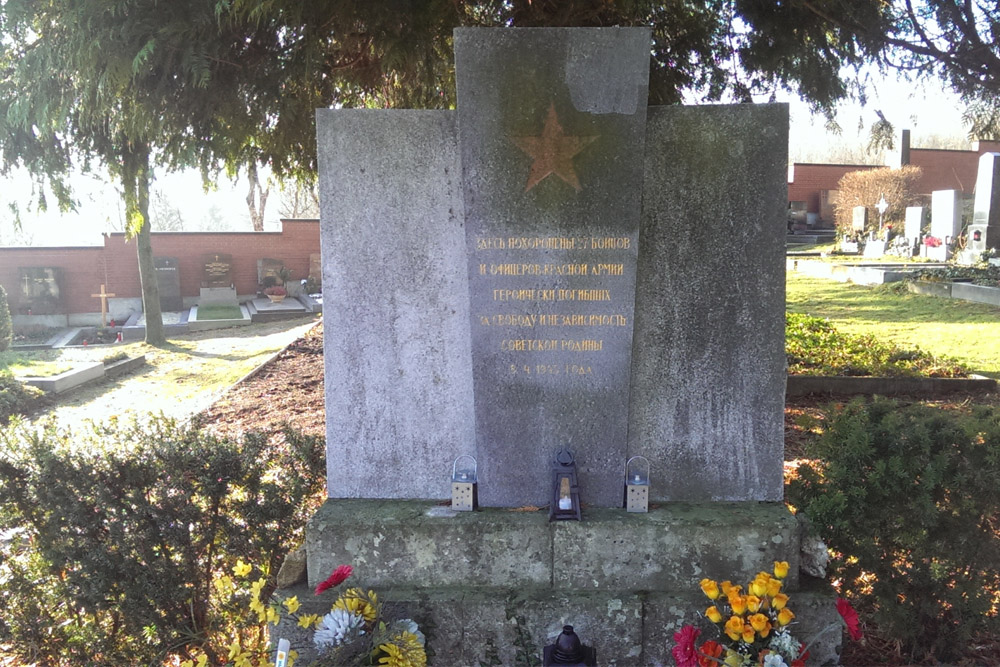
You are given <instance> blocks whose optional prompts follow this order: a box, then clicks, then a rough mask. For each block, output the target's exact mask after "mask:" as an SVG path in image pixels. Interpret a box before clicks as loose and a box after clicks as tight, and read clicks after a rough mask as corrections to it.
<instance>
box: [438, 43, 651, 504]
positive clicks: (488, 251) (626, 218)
mask: <svg viewBox="0 0 1000 667" xmlns="http://www.w3.org/2000/svg"><path fill="white" fill-rule="evenodd" d="M513 39H516V40H517V47H516V48H512V41H511V40H513ZM501 53H502V54H506V55H505V56H501V55H500V54H501ZM455 63H456V68H457V71H458V72H459V75H458V114H459V123H458V127H459V145H460V146H461V152H462V172H463V183H464V186H465V187H464V199H465V213H466V223H467V224H466V243H467V248H468V260H469V292H470V306H471V318H472V355H473V380H474V386H475V408H476V429H477V434H476V439H477V442H478V443H479V446H478V451H479V459H478V464H479V474H480V480H481V486H480V489H481V491H480V494H481V495H480V500H481V502H482V503H483V504H484V505H516V504H520V503H524V502H533V503H536V504H545V502H546V499H547V498H548V496H549V494H550V488H549V487H550V466H551V461H552V458H553V456H554V455H555V452H556V451H557V450H560V449H563V448H566V449H570V450H573V452H574V454H575V456H576V463H577V471H578V474H579V478H580V484H581V486H582V487H583V488H586V489H587V490H588V493H587V502H591V503H596V504H599V505H611V504H613V503H614V502H616V501H618V502H620V500H621V498H620V496H621V489H619V488H617V485H616V484H614V483H613V482H612V480H613V479H617V478H619V477H621V475H622V472H621V462H622V461H623V460H624V459H625V448H626V439H627V431H628V394H629V366H630V361H631V353H632V315H633V309H634V305H635V266H636V256H637V251H638V234H639V212H640V211H639V208H640V201H641V190H642V160H641V156H642V155H643V146H644V138H645V131H646V108H647V99H646V98H647V81H648V64H649V32H648V31H645V30H632V31H622V30H612V29H609V30H605V31H589V32H586V31H576V32H574V31H561V32H551V31H546V30H541V29H522V30H518V31H516V34H515V31H492V30H484V29H459V30H457V31H456V32H455ZM515 91H516V92H515ZM612 495H614V496H615V497H612Z"/></svg>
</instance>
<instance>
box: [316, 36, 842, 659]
mask: <svg viewBox="0 0 1000 667" xmlns="http://www.w3.org/2000/svg"><path fill="white" fill-rule="evenodd" d="M649 40H650V31H649V30H648V29H644V28H638V29H635V28H629V29H618V28H605V29H555V30H553V29H517V30H493V29H458V30H456V32H455V40H454V43H455V52H456V72H457V90H458V108H457V111H416V110H355V109H336V110H332V109H331V110H319V111H318V112H317V141H318V149H319V150H318V157H319V173H320V188H321V193H322V197H321V201H322V202H324V208H323V212H322V219H321V227H320V229H321V235H322V248H323V284H324V288H325V299H326V301H327V303H326V308H325V309H324V330H325V331H324V358H325V370H326V377H327V378H328V379H329V381H328V382H327V383H326V401H327V402H326V414H327V491H328V495H329V500H328V501H327V503H326V504H324V506H323V508H321V509H320V510H319V511H318V512H317V514H316V515H315V516H314V517H313V519H312V521H311V522H310V525H309V528H308V530H307V538H306V540H307V541H306V550H307V556H308V557H307V562H308V578H309V584H310V585H313V586H314V585H315V583H317V582H318V581H321V580H322V579H324V578H325V577H326V576H327V575H328V574H329V571H330V570H331V569H332V567H333V566H334V565H336V564H339V563H343V562H352V563H354V564H355V565H356V566H358V569H359V570H360V569H362V566H363V569H364V571H365V572H364V577H365V581H366V582H370V583H371V584H372V585H375V586H382V585H386V586H388V585H392V586H394V587H399V589H409V588H413V589H416V591H417V592H415V593H413V597H405V595H408V593H404V594H402V595H404V599H403V602H402V604H412V605H416V607H415V608H419V609H420V610H421V613H423V614H425V615H426V616H427V617H430V618H432V619H433V620H434V622H435V625H436V627H437V628H438V629H439V630H440V632H439V634H438V635H437V636H436V639H435V641H436V642H437V643H436V644H435V647H434V648H435V651H436V653H437V659H438V660H439V661H442V664H475V663H477V662H478V661H481V660H482V659H483V658H484V656H482V655H481V654H477V653H476V651H478V650H479V649H481V648H482V645H481V644H482V642H477V645H476V646H469V645H467V644H468V642H463V641H462V639H461V637H462V636H463V635H464V636H470V635H471V636H477V637H483V638H488V639H489V640H490V641H491V642H494V645H495V646H498V647H502V648H501V649H500V650H501V660H507V661H508V662H507V663H505V664H509V663H510V662H511V661H512V660H513V648H512V647H513V646H514V645H515V639H514V637H512V636H511V633H512V632H513V630H512V629H511V628H512V627H513V626H512V621H511V619H512V618H514V619H515V621H516V624H515V625H517V627H518V628H523V629H524V631H526V632H527V633H528V634H529V635H530V636H531V637H533V638H534V640H536V641H537V643H538V644H539V646H538V649H539V651H540V649H541V645H542V643H546V642H545V638H546V637H548V638H550V639H551V638H554V637H555V636H556V635H558V634H559V631H560V629H561V627H562V625H563V624H564V623H566V622H568V621H572V620H575V621H577V623H572V624H574V625H578V626H579V627H583V628H587V629H588V630H589V631H590V634H588V638H593V637H596V640H595V641H594V642H593V643H594V644H595V645H597V646H598V647H599V650H601V651H602V655H603V656H608V658H607V659H608V660H609V664H625V662H620V663H616V662H615V661H616V660H621V661H626V662H627V661H628V660H629V659H631V660H634V661H635V664H654V663H655V662H657V661H660V662H662V661H664V660H666V659H668V658H667V656H668V655H669V644H668V642H669V637H670V635H671V634H672V632H673V631H674V630H675V629H677V627H678V624H679V622H680V619H679V612H678V611H677V610H678V609H680V608H681V607H683V608H685V609H686V610H687V611H688V614H689V619H688V620H692V619H694V618H695V617H696V616H697V614H698V611H699V608H703V604H702V600H701V599H700V597H699V596H700V591H698V590H697V582H698V580H699V578H700V577H701V576H708V575H706V574H705V572H706V571H711V572H712V573H713V574H712V576H717V577H719V578H729V577H732V578H734V579H742V578H745V577H746V578H749V576H752V574H753V573H755V572H756V570H757V569H762V568H765V567H767V566H768V565H769V564H770V561H771V560H773V559H778V560H788V561H789V562H792V563H794V564H797V563H798V558H799V556H798V544H799V541H798V540H799V538H798V527H797V525H796V522H795V519H794V517H792V515H791V514H790V513H789V512H788V510H787V509H786V508H785V507H784V506H783V505H782V504H781V502H780V501H781V499H782V491H783V485H782V463H783V437H784V420H783V407H784V385H785V379H786V378H785V363H786V361H785V354H784V265H783V258H784V236H785V231H786V223H785V215H786V211H785V209H786V199H787V182H786V170H787V168H786V153H787V150H786V147H787V141H788V139H787V136H788V135H787V133H788V119H787V118H788V117H787V107H786V106H785V105H760V106H755V105H732V106H724V105H722V106H713V107H705V108H694V107H647V103H648V102H647V99H646V92H647V78H648V64H649ZM720 192H725V193H726V195H725V196H719V193H720ZM334 202H335V203H336V206H335V207H334V206H333V203H334ZM562 448H568V449H571V450H573V452H574V454H575V457H576V461H577V466H578V473H579V481H580V484H579V487H580V497H581V500H582V502H583V505H584V509H583V521H582V522H580V523H577V522H560V523H557V524H550V523H549V522H548V520H547V517H546V515H545V513H542V512H532V511H530V510H531V508H532V507H540V506H544V505H547V504H548V502H549V500H550V499H551V494H552V470H551V468H552V460H553V458H554V455H555V453H556V450H558V449H562ZM463 455H471V456H473V457H475V458H476V460H477V462H478V473H479V474H478V480H477V483H478V495H479V502H480V505H481V506H483V507H484V509H483V510H482V511H479V512H465V513H453V512H451V511H450V510H449V509H446V508H443V507H437V506H436V503H435V501H439V500H443V499H446V498H449V497H450V491H451V480H450V475H451V471H452V463H453V462H454V461H455V460H456V459H457V458H458V457H460V456H463ZM632 456H643V457H645V458H646V459H648V460H649V461H650V463H651V474H650V477H651V486H650V500H651V501H652V502H653V503H654V505H655V504H656V503H662V506H660V507H654V509H653V510H652V511H651V512H650V513H649V514H648V515H635V514H632V515H629V516H630V519H629V521H628V522H626V521H624V519H623V518H622V517H623V516H624V513H625V510H624V509H621V507H622V499H623V491H624V470H625V463H626V461H627V460H628V459H629V458H630V457H632ZM672 501H685V502H672ZM721 501H740V502H721ZM504 508H520V509H526V510H528V511H522V512H509V511H505V509H504ZM456 514H460V515H464V516H457V515H456ZM626 524H627V525H626ZM345 559H350V560H349V561H348V560H345ZM445 565H446V566H445ZM793 571H794V572H795V575H794V577H796V578H795V579H794V580H790V583H789V588H790V589H792V590H794V589H795V588H796V586H797V566H794V565H793ZM716 572H718V574H715V573H716ZM484 587H485V588H484ZM487 589H488V590H487ZM679 589H683V591H682V592H679ZM456 591H460V593H456ZM689 594H694V595H695V596H694V597H692V598H691V599H690V600H688V598H686V597H684V596H686V595H689ZM796 594H797V595H799V596H800V599H802V600H819V598H818V597H817V598H811V597H809V596H810V595H811V594H807V593H805V592H798V593H796ZM456 595H457V597H456ZM678 595H680V596H681V597H684V601H683V602H682V601H681V599H680V598H678V597H674V596H678ZM827 602H830V604H829V605H828V606H829V610H828V611H833V605H832V601H827ZM809 604H812V603H809ZM809 604H807V603H805V602H803V603H802V607H801V608H802V609H803V612H802V614H799V609H798V608H797V609H796V614H797V615H798V619H799V620H802V622H803V625H806V626H808V625H813V627H814V628H815V629H816V630H818V629H819V627H822V625H825V622H824V623H822V624H816V619H817V618H819V617H823V618H825V619H827V620H829V618H830V617H829V615H828V614H827V611H819V609H820V606H819V604H818V603H817V604H816V605H814V607H809ZM824 604H825V602H824ZM823 609H826V607H823ZM810 610H811V611H810ZM833 613H834V615H835V612H833ZM824 614H826V615H825V616H824ZM810 616H812V620H811V621H810V620H809V617H810ZM446 619H448V620H446ZM547 643H551V642H547ZM815 650H816V653H814V655H817V654H818V655H820V656H823V655H826V654H827V653H828V652H829V650H830V647H829V646H817V648H816V649H815ZM627 656H628V657H627ZM640 656H641V657H640ZM602 659H603V658H602ZM823 659H824V658H823V657H820V660H823Z"/></svg>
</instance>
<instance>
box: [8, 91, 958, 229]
mask: <svg viewBox="0 0 1000 667" xmlns="http://www.w3.org/2000/svg"><path fill="white" fill-rule="evenodd" d="M870 98H871V99H870V100H869V104H868V106H867V107H866V108H861V107H860V106H859V105H857V104H845V105H842V106H841V107H840V108H839V110H838V115H837V123H838V124H839V125H840V127H841V130H842V131H841V133H840V134H839V135H837V134H832V133H830V132H828V131H827V129H826V119H825V118H823V117H822V116H814V115H813V114H811V113H810V111H809V107H808V105H807V104H805V103H804V102H802V101H800V100H798V99H797V98H795V97H794V96H792V95H791V94H786V95H784V97H783V99H782V98H779V101H783V102H788V103H789V113H790V123H791V124H790V134H789V156H790V160H791V161H800V162H822V161H828V160H827V159H826V154H827V153H829V150H830V147H831V146H836V145H838V144H841V145H849V146H857V147H863V146H865V145H866V144H867V128H869V127H870V126H871V124H872V123H873V122H874V121H875V119H876V114H875V111H874V109H876V108H877V109H881V110H882V112H883V113H884V114H885V116H886V118H887V119H888V120H889V121H890V122H891V123H893V124H894V125H895V126H896V127H897V129H902V128H908V129H910V131H911V132H910V135H911V145H912V146H914V147H920V146H921V145H923V144H922V140H926V139H927V138H928V137H930V136H932V135H952V136H964V134H965V128H964V126H963V124H962V121H961V112H962V107H961V104H960V103H959V100H958V99H957V97H956V96H955V95H954V94H953V93H951V92H950V91H948V90H945V89H944V86H936V87H935V86H933V85H928V84H913V83H909V82H905V81H898V80H895V79H884V78H883V79H881V80H880V82H879V83H877V84H876V85H875V86H874V87H873V88H872V90H871V92H870ZM864 161H865V162H874V160H864ZM247 187H248V186H247V181H246V179H245V178H242V179H240V180H239V181H237V183H235V184H234V183H232V182H231V181H229V180H227V179H226V178H225V177H222V178H220V180H219V182H218V184H217V188H216V189H215V190H214V191H211V192H207V193H206V192H205V191H204V189H203V187H202V182H201V176H200V174H198V173H196V172H187V173H172V174H171V173H162V174H157V175H156V180H155V183H154V185H153V195H152V196H151V207H152V208H153V209H154V210H155V209H156V207H157V206H161V207H162V206H172V207H174V208H176V209H178V211H179V212H180V214H181V216H182V218H183V221H184V229H185V230H198V229H206V228H209V227H210V225H211V224H212V223H213V222H214V225H215V228H220V227H221V228H222V229H228V230H232V231H240V230H250V229H251V226H250V220H249V215H248V212H247V206H246V201H245V198H246V194H247ZM276 189H277V188H272V195H271V198H270V199H269V200H268V204H267V207H266V209H265V229H267V230H276V229H277V228H278V225H279V222H278V218H279V215H278V209H279V197H280V195H279V194H278V193H277V192H276ZM30 192H31V184H30V179H28V178H27V176H26V175H25V174H19V175H17V176H16V177H15V178H13V179H7V180H6V181H0V244H3V245H8V244H16V245H36V246H46V245H100V244H101V233H102V232H105V231H122V229H123V217H124V215H123V213H122V203H121V195H120V191H119V190H118V188H117V187H116V186H114V185H113V184H108V183H107V182H102V181H101V180H99V179H98V178H96V177H90V176H81V177H79V178H77V179H76V181H75V183H74V194H75V196H76V198H77V200H78V202H79V213H76V214H61V213H59V212H58V211H55V210H50V211H48V212H46V213H42V214H36V215H31V214H23V218H22V219H23V230H22V232H20V233H15V232H14V231H13V230H12V227H11V221H10V219H9V218H10V216H9V215H8V214H7V209H6V204H7V203H8V202H9V201H10V200H11V199H15V198H16V199H18V200H19V201H21V202H22V208H23V202H25V201H26V200H27V196H28V194H29V193H30ZM153 215H154V216H155V213H154V214H153ZM154 219H155V218H154Z"/></svg>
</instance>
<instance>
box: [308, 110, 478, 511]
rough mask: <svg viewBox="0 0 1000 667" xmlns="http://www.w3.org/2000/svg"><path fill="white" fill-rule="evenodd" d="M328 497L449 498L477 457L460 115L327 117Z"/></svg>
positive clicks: (323, 119) (325, 113)
mask: <svg viewBox="0 0 1000 667" xmlns="http://www.w3.org/2000/svg"><path fill="white" fill-rule="evenodd" d="M316 123H317V127H316V132H317V145H318V149H319V173H320V202H321V208H322V218H321V221H320V241H321V244H322V246H323V292H324V308H323V322H324V330H325V332H326V333H325V336H324V358H325V365H326V366H325V367H326V378H327V380H326V423H327V491H328V493H329V495H330V497H332V498H447V497H449V495H450V492H451V486H450V480H449V476H450V474H451V465H452V462H453V461H454V460H455V459H456V458H457V457H458V456H459V455H461V454H475V415H474V411H473V404H472V370H471V364H470V362H469V360H470V358H471V350H470V343H469V303H468V276H467V275H466V257H465V231H464V229H463V218H464V216H463V213H462V197H461V189H460V185H459V178H460V168H459V160H458V146H457V139H456V131H455V114H454V113H452V112H448V111H411V110H391V111H375V110H357V109H339V110H320V111H318V112H317V118H316Z"/></svg>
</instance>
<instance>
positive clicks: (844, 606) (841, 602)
mask: <svg viewBox="0 0 1000 667" xmlns="http://www.w3.org/2000/svg"><path fill="white" fill-rule="evenodd" d="M837 613H839V614H840V617H841V618H842V619H844V623H846V624H847V632H848V633H849V634H850V635H851V639H852V640H854V641H858V640H859V639H861V638H862V637H864V633H862V632H861V629H860V628H859V627H858V612H856V611H854V608H853V607H852V606H851V603H850V602H848V601H847V600H845V599H844V598H837Z"/></svg>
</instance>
